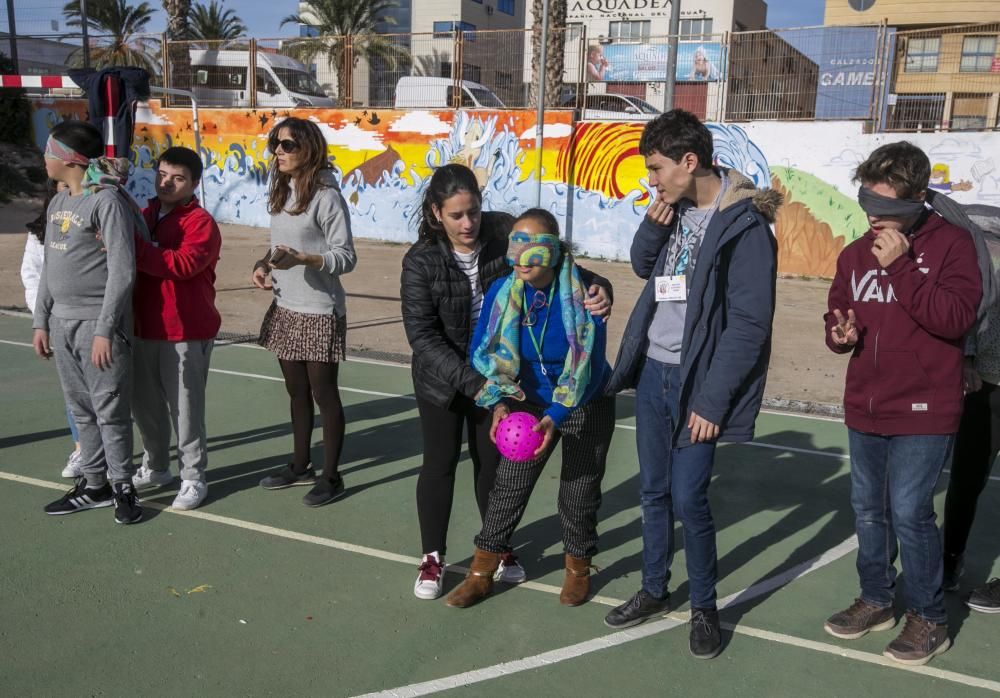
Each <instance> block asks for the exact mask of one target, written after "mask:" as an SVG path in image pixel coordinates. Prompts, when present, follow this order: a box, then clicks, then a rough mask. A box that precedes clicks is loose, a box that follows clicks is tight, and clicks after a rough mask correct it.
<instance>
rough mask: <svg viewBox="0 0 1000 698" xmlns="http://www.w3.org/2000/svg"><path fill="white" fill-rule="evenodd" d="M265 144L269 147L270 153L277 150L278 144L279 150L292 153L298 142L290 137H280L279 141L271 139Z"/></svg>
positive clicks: (297, 147)
mask: <svg viewBox="0 0 1000 698" xmlns="http://www.w3.org/2000/svg"><path fill="white" fill-rule="evenodd" d="M267 146H268V148H270V149H271V152H272V153H276V152H278V146H281V150H282V151H283V152H285V153H294V152H295V151H296V150H298V149H299V144H298V143H296V142H295V141H293V140H292V139H291V138H282V139H281V140H280V141H278V140H273V141H271V142H269V143H268V144H267Z"/></svg>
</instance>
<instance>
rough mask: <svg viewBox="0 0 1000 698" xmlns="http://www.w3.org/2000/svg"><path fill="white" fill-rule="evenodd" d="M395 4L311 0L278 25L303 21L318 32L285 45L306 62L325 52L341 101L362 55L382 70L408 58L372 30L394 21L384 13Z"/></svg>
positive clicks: (375, 0) (367, 0)
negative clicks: (335, 77) (302, 10)
mask: <svg viewBox="0 0 1000 698" xmlns="http://www.w3.org/2000/svg"><path fill="white" fill-rule="evenodd" d="M394 7H396V3H395V2H393V1H392V0H310V2H309V4H308V7H307V10H306V11H305V12H303V13H302V14H294V15H288V16H287V17H285V18H284V19H283V20H281V25H282V26H284V25H286V24H306V25H309V26H312V27H314V28H315V29H316V31H317V32H318V34H319V36H315V37H303V38H301V39H292V40H291V41H288V42H287V43H286V44H285V45H286V46H287V47H288V50H289V53H290V54H291V55H292V56H294V57H295V58H297V59H298V60H300V61H302V62H303V63H306V64H309V63H312V62H313V60H314V59H315V58H316V57H317V56H321V55H325V56H326V62H327V65H329V66H330V68H332V69H333V70H334V71H335V73H336V76H337V98H338V99H339V100H340V101H341V103H344V102H345V97H346V89H345V88H346V86H347V85H349V84H350V82H351V77H352V75H353V71H354V68H355V67H356V66H357V65H358V62H359V61H360V60H361V59H362V58H364V59H365V60H367V61H368V63H369V64H373V63H376V64H378V65H379V66H380V67H381V68H382V69H384V70H394V69H395V67H396V65H397V64H399V63H400V62H403V61H406V60H408V59H409V52H408V51H407V50H406V49H405V48H402V47H400V46H397V45H395V44H393V43H392V42H391V41H389V40H388V39H386V37H384V36H382V35H380V34H378V33H376V31H375V28H376V26H378V25H379V24H395V19H393V18H392V17H389V16H387V15H386V13H387V12H388V11H389V10H391V9H393V8H394ZM348 36H350V46H348V40H347V37H348ZM345 106H350V105H346V104H345Z"/></svg>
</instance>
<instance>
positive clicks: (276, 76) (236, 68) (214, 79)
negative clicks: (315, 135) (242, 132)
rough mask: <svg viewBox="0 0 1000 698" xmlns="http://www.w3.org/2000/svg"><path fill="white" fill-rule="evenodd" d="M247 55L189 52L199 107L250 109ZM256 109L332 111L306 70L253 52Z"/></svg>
mask: <svg viewBox="0 0 1000 698" xmlns="http://www.w3.org/2000/svg"><path fill="white" fill-rule="evenodd" d="M249 65H250V53H249V51H205V50H199V49H191V72H192V74H193V76H194V81H193V82H194V85H193V86H192V91H193V92H194V96H195V98H196V99H197V100H198V103H199V104H200V105H201V106H205V107H247V106H250V92H249V89H250V85H249V75H248V72H249V71H248V70H247V66H249ZM255 77H256V79H257V106H258V107H332V106H335V105H334V101H333V99H331V98H330V97H329V96H328V95H327V94H326V93H325V92H324V91H323V88H322V87H320V86H319V83H318V82H316V78H314V77H313V76H312V75H311V74H310V73H309V71H308V70H306V67H305V66H304V65H302V64H301V63H299V62H298V61H296V60H294V59H292V58H289V57H288V56H282V55H280V54H277V53H267V52H265V51H257V72H256V76H255Z"/></svg>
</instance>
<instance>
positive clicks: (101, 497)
mask: <svg viewBox="0 0 1000 698" xmlns="http://www.w3.org/2000/svg"><path fill="white" fill-rule="evenodd" d="M114 503H115V493H114V491H113V490H112V489H111V485H110V484H108V483H107V482H105V483H104V485H103V486H102V487H94V488H88V487H87V478H83V477H81V478H77V481H76V484H75V485H73V489H71V490H70V491H69V492H67V493H66V494H64V495H63V496H62V498H60V499H57V500H56V501H54V502H52V503H51V504H46V505H45V513H46V514H51V515H53V516H58V515H60V514H75V513H76V512H78V511H83V510H84V509H99V508H101V507H109V506H111V505H112V504H114Z"/></svg>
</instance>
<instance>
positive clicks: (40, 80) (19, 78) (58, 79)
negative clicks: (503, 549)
mask: <svg viewBox="0 0 1000 698" xmlns="http://www.w3.org/2000/svg"><path fill="white" fill-rule="evenodd" d="M0 87H44V88H46V89H53V90H54V89H59V88H66V89H77V90H78V89H80V86H79V85H77V84H76V83H75V82H73V79H72V78H70V77H69V76H68V75H0Z"/></svg>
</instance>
